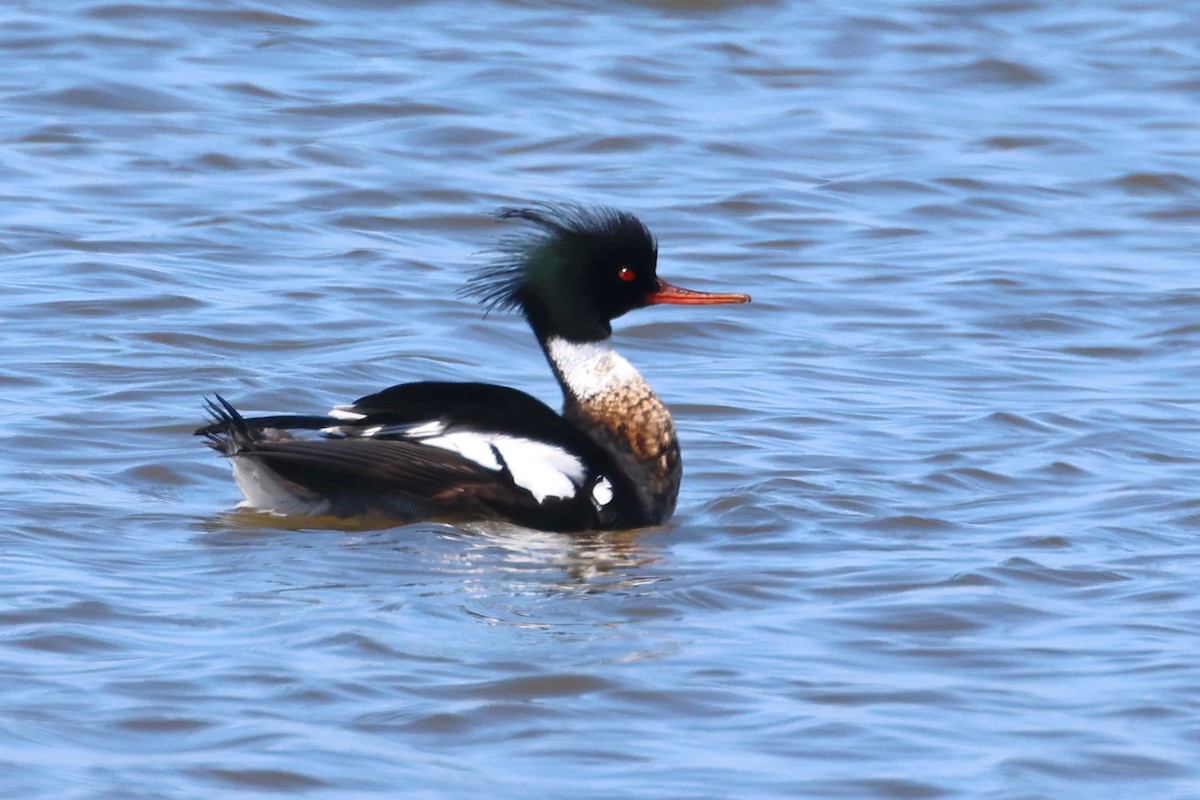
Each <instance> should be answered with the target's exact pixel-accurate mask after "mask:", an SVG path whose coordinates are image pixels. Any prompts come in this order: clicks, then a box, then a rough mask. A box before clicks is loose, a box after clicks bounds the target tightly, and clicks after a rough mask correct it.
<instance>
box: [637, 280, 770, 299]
mask: <svg viewBox="0 0 1200 800" xmlns="http://www.w3.org/2000/svg"><path fill="white" fill-rule="evenodd" d="M749 302H750V295H748V294H733V293H722V292H697V291H696V290H695V289H684V288H683V287H682V286H672V285H671V284H669V283H667V282H666V281H664V280H662V279H661V278H660V279H659V281H658V288H657V289H655V290H654V291H653V292H651V293H650V294H648V295H646V303H647V304H648V305H657V304H659V303H669V304H671V305H677V306H712V305H718V304H720V303H749Z"/></svg>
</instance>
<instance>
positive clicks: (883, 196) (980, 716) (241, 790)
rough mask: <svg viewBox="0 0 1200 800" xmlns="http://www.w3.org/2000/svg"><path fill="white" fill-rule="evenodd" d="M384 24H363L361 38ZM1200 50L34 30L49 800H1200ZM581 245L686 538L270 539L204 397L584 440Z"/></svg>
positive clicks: (901, 14)
mask: <svg viewBox="0 0 1200 800" xmlns="http://www.w3.org/2000/svg"><path fill="white" fill-rule="evenodd" d="M343 6H353V7H343ZM1198 33H1200V7H1197V6H1196V5H1195V4H1192V3H1178V2H1166V0H1147V1H1146V2H1139V3H1132V2H1129V3H1126V2H1096V3H1055V2H1050V0H1030V1H1029V2H1018V1H1016V0H1012V1H1008V0H1000V1H999V2H984V1H983V0H980V1H979V2H973V1H972V0H967V1H966V2H894V3H884V2H879V3H869V2H850V3H832V2H816V3H799V2H797V3H777V4H776V3H738V2H728V3H726V2H642V3H627V4H622V5H617V4H599V3H597V4H589V3H573V4H570V5H568V6H558V7H549V6H548V5H545V6H544V5H543V4H527V3H522V2H493V3H453V2H448V3H424V4H421V3H414V4H404V3H386V2H375V3H361V4H341V3H332V2H328V3H321V2H303V1H302V2H298V3H290V4H278V5H276V6H269V5H266V4H263V5H255V4H252V3H239V2H236V0H235V1H234V2H213V3H208V2H204V0H177V1H176V2H169V3H145V4H141V3H137V2H133V3H112V2H91V3H88V2H79V3H68V4H51V3H32V2H30V3H22V2H16V3H10V4H9V5H8V8H7V10H6V11H5V12H4V14H3V15H0V48H2V50H3V54H4V61H3V63H4V65H5V68H4V70H3V72H2V74H0V98H2V101H0V102H2V105H0V108H2V109H3V115H2V117H0V137H2V139H3V148H2V150H0V173H2V175H3V181H2V182H0V225H2V230H3V236H2V238H0V257H2V259H3V275H4V291H3V292H0V331H2V332H3V342H4V349H3V359H0V394H2V396H3V398H4V402H3V408H4V414H5V425H4V432H3V437H0V519H2V520H3V522H2V523H0V530H2V538H0V541H2V542H3V555H2V556H0V574H2V576H3V583H2V584H0V587H2V588H0V619H2V627H0V637H2V638H0V678H2V680H0V795H3V796H4V797H14V798H15V797H22V798H25V797H39V798H42V797H44V798H93V797H111V798H177V797H218V796H238V795H256V794H260V793H275V794H285V795H288V796H313V797H330V798H351V797H364V798H365V797H393V796H412V797H426V798H446V797H462V798H468V797H472V798H473V797H500V798H536V797H566V796H571V797H577V798H597V799H599V798H614V797H648V798H650V797H653V798H734V797H737V798H742V797H813V798H841V797H846V798H860V797H861V798H868V797H871V798H874V797H884V798H890V797H902V798H934V797H938V798H941V797H953V798H1063V797H1081V798H1082V797H1086V798H1097V797H1113V798H1129V797H1147V798H1149V797H1153V798H1159V799H1162V798H1166V799H1169V800H1172V799H1177V798H1198V797H1200V757H1198V754H1200V665H1198V656H1200V600H1198V599H1197V597H1198V593H1200V578H1198V574H1200V542H1198V534H1200V407H1198V403H1197V390H1198V389H1200V356H1198V354H1197V349H1198V346H1200V278H1198V275H1200V270H1198V266H1200V265H1198V263H1197V255H1198V254H1200V172H1198V171H1197V163H1200V162H1198V156H1200V46H1198V44H1197V42H1198V41H1200V36H1198ZM533 200H549V201H562V200H569V201H580V202H587V203H607V204H612V205H616V206H620V207H622V208H627V209H629V210H631V211H634V212H636V213H637V214H639V215H640V216H641V217H642V218H643V219H644V220H645V221H646V222H647V224H649V225H650V227H651V228H652V229H653V230H654V231H655V232H656V233H657V235H658V237H659V239H660V242H661V250H662V259H661V265H660V268H661V271H662V273H663V274H664V275H666V276H668V277H670V278H672V279H678V280H679V282H681V283H683V284H684V285H691V286H695V287H696V288H704V289H715V288H725V289H730V290H736V291H747V292H749V293H751V294H752V295H753V296H754V299H755V301H754V303H752V304H751V305H749V306H738V307H714V308H702V309H701V308H697V309H688V308H675V309H661V310H650V311H644V312H640V313H639V314H634V315H631V316H630V317H629V318H627V319H624V320H621V321H620V322H619V323H618V326H617V327H618V331H617V336H616V339H615V341H616V344H617V346H618V347H619V348H620V349H621V350H622V351H623V352H624V353H625V354H626V355H627V356H628V357H629V358H630V359H631V360H632V361H633V362H634V363H636V364H637V365H638V366H639V367H641V368H642V369H643V371H644V372H645V374H646V375H647V377H648V378H649V379H650V380H651V382H652V383H653V384H654V385H655V386H656V387H657V388H658V390H659V392H660V393H661V394H662V395H663V396H664V398H666V399H667V401H668V402H669V403H671V404H672V406H673V408H674V409H675V412H676V417H677V422H678V424H679V427H680V430H681V435H682V439H683V447H684V454H685V461H686V466H687V476H686V479H685V484H684V489H683V493H682V495H681V497H680V503H679V512H678V513H677V515H676V517H675V518H674V519H673V520H672V521H671V522H670V524H668V525H667V526H665V527H663V528H661V529H654V530H646V531H635V532H630V533H623V534H609V535H600V536H581V537H568V536H559V535H548V534H535V533H531V532H525V531H516V530H507V529H499V528H493V527H484V528H481V529H474V530H460V529H455V528H451V527H447V526H438V525H433V524H421V525H409V526H402V527H392V528H364V527H362V526H359V527H354V526H345V528H344V529H338V530H330V529H328V528H318V527H313V526H311V525H308V526H306V525H305V524H304V523H303V522H296V521H287V520H276V519H272V518H270V517H263V516H256V515H251V514H245V513H239V512H235V511H233V508H234V505H235V504H236V502H237V500H238V493H237V490H236V488H235V487H234V485H233V483H232V481H231V480H230V477H229V474H228V468H227V466H226V465H225V464H224V463H222V462H221V460H220V459H218V458H216V457H215V456H214V455H213V454H211V453H210V452H208V451H207V450H206V449H205V448H203V447H202V446H200V444H199V443H198V442H197V441H196V440H195V439H193V437H192V436H191V435H190V434H191V431H192V429H193V428H194V427H195V426H196V425H197V424H198V423H199V422H200V421H201V419H202V418H203V414H202V410H201V405H200V403H201V397H202V396H203V395H205V394H207V393H211V392H213V391H220V392H222V394H224V395H226V396H227V397H229V398H230V399H232V400H234V401H235V402H236V403H237V404H238V405H239V406H240V407H242V408H245V409H246V410H248V411H255V412H273V411H297V412H320V411H323V410H324V409H326V408H328V407H329V406H330V405H332V404H333V403H335V402H342V401H346V400H349V399H352V398H354V397H358V396H360V395H362V394H365V393H367V392H369V391H373V390H376V389H379V388H382V387H384V386H387V385H390V384H392V383H398V382H402V381H407V380H416V379H421V378H440V379H450V380H462V379H466V380H490V381H496V382H502V383H506V384H509V385H514V386H518V387H520V388H523V389H526V390H529V391H531V392H534V393H536V394H538V395H539V396H541V397H543V398H545V399H547V400H550V401H552V402H555V401H556V393H557V388H556V387H555V385H554V383H553V380H552V378H551V377H550V375H549V374H548V371H547V369H546V367H545V363H544V361H543V360H542V357H541V355H540V353H539V352H538V351H537V349H536V346H535V345H534V343H533V339H532V337H531V336H530V335H529V333H528V331H527V330H525V328H524V326H523V325H522V324H521V323H520V321H519V320H517V319H514V318H512V317H509V316H505V315H493V316H491V317H489V318H487V319H483V318H482V316H481V313H480V309H479V308H478V307H476V306H474V305H472V304H471V303H469V302H468V301H466V300H463V299H461V298H459V297H457V296H456V295H455V291H456V289H457V288H458V287H459V286H460V285H461V284H462V282H463V280H464V276H465V275H466V274H467V273H468V271H469V270H470V269H472V268H473V267H475V266H478V265H479V264H481V263H484V262H485V261H486V259H487V254H486V250H487V249H488V248H489V247H490V246H491V245H492V243H493V242H494V241H495V238H496V236H497V235H498V234H499V233H500V230H501V227H500V226H499V225H498V224H497V223H495V222H494V221H493V220H491V219H490V218H489V216H488V213H489V212H490V211H491V210H493V209H495V208H496V207H498V206H502V205H506V204H513V203H520V202H525V201H533Z"/></svg>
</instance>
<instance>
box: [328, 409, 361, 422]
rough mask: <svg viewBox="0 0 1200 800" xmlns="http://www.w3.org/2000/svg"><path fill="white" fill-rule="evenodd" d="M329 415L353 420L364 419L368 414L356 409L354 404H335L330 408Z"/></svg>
mask: <svg viewBox="0 0 1200 800" xmlns="http://www.w3.org/2000/svg"><path fill="white" fill-rule="evenodd" d="M329 416H331V417H333V418H334V419H344V420H346V421H347V422H353V421H354V420H356V419H362V418H363V417H365V416H366V414H360V413H359V412H357V411H355V410H354V406H334V407H333V408H331V409H329Z"/></svg>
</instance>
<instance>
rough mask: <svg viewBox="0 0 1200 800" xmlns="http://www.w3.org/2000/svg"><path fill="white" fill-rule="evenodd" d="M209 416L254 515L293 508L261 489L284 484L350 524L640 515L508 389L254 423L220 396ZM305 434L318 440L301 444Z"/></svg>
mask: <svg viewBox="0 0 1200 800" xmlns="http://www.w3.org/2000/svg"><path fill="white" fill-rule="evenodd" d="M210 410H211V411H212V413H213V417H214V421H213V422H212V424H210V425H207V426H205V427H203V428H200V429H199V430H198V431H196V433H197V434H201V435H204V436H206V437H208V439H209V443H210V444H211V445H212V446H213V447H214V448H216V449H218V450H220V451H221V452H223V453H225V454H226V455H228V456H230V457H231V458H232V459H233V461H234V473H235V477H237V478H238V483H239V485H240V486H241V487H242V490H243V493H244V494H245V495H246V497H247V501H248V502H249V503H250V504H251V505H254V506H255V507H262V506H263V505H273V506H281V505H285V504H284V503H282V502H280V501H279V500H278V499H276V498H277V497H278V496H279V494H280V487H279V486H273V485H272V486H268V487H266V488H269V489H271V492H269V493H266V494H265V495H264V488H263V485H262V484H264V482H269V480H270V479H272V478H274V477H278V478H280V479H281V481H282V486H283V488H284V489H285V490H287V491H285V492H284V496H285V499H286V498H290V497H292V496H293V495H297V494H298V495H299V496H300V497H302V498H305V499H306V500H307V501H309V503H310V507H312V508H314V509H318V510H320V511H324V512H327V513H334V514H338V515H341V516H353V515H357V514H363V513H371V512H382V513H386V514H389V515H392V516H397V517H401V518H410V519H416V518H424V517H430V516H454V517H478V518H487V519H497V518H498V519H507V520H510V521H513V522H516V523H518V524H521V525H526V526H529V527H536V528H543V529H550V530H582V529H589V528H608V527H613V526H616V525H618V524H620V523H622V522H623V521H628V517H629V515H630V514H636V511H635V510H633V509H627V508H625V506H626V503H625V502H624V501H623V498H625V497H632V496H633V495H632V493H626V492H625V491H624V489H625V488H626V487H624V486H623V485H622V478H621V476H620V475H619V474H618V471H617V470H616V469H615V468H614V465H613V464H612V461H611V458H610V457H609V456H608V455H607V454H606V453H605V452H604V451H603V450H602V449H601V448H599V447H598V446H597V445H596V444H595V443H593V442H592V441H591V439H590V438H588V437H587V435H586V434H584V433H582V432H581V431H579V430H578V429H577V428H575V427H574V426H573V425H571V424H570V423H569V422H567V421H566V420H564V419H563V418H562V417H560V416H559V415H558V414H557V413H555V412H554V411H553V410H552V409H550V408H549V407H548V406H546V405H545V404H544V403H542V402H540V401H538V400H536V399H535V398H533V397H530V396H529V395H527V394H524V393H523V392H519V391H516V390H514V389H509V388H506V387H502V386H493V385H489V384H479V383H435V382H426V383H411V384H404V385H401V386H394V387H392V388H390V389H386V390H384V391H382V392H379V393H377V394H373V395H369V396H367V397H363V398H360V399H359V400H357V401H355V402H354V403H351V404H349V405H345V406H339V407H338V408H336V409H334V410H333V412H331V414H330V415H329V416H272V417H257V418H249V419H246V418H243V417H241V415H240V414H238V412H237V411H236V410H234V409H233V407H232V406H230V405H229V404H228V403H226V402H225V401H224V400H223V399H221V398H218V402H217V403H212V404H210ZM306 432H307V435H308V436H309V437H314V436H315V438H302V437H303V436H304V435H305V433H306ZM247 459H248V460H250V461H252V462H254V463H255V464H256V465H261V466H262V467H266V468H267V469H266V470H262V469H259V470H257V472H258V473H260V474H257V475H253V476H252V477H251V478H249V479H245V480H244V475H239V474H238V473H239V462H245V461H246V460H247ZM241 472H242V473H253V472H255V471H254V470H250V469H247V468H246V467H244V466H243V467H242V468H241ZM262 473H265V474H266V477H265V478H264V475H263V474H262ZM249 480H253V481H254V483H255V485H252V486H247V482H248V481H249ZM248 489H250V491H248ZM255 492H257V495H258V496H257V497H253V496H252V494H254V493H255ZM256 501H257V502H256ZM293 507H295V506H294V504H293ZM272 510H285V509H278V508H277V509H272ZM285 511H286V510H285ZM287 513H290V512H287Z"/></svg>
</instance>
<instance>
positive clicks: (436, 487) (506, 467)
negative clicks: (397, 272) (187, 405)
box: [196, 208, 749, 531]
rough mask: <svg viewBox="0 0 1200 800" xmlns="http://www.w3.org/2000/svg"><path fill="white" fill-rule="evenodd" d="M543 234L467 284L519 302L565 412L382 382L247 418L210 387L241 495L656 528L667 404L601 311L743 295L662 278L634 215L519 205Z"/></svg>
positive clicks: (664, 504) (667, 487)
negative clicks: (291, 410)
mask: <svg viewBox="0 0 1200 800" xmlns="http://www.w3.org/2000/svg"><path fill="white" fill-rule="evenodd" d="M502 216H504V217H505V218H509V217H512V218H520V219H523V220H526V221H528V222H531V223H533V224H534V225H536V226H538V227H539V228H540V229H541V232H540V233H538V234H535V235H533V236H530V237H528V238H521V239H511V240H508V241H506V242H505V246H506V250H505V253H506V257H505V259H504V260H502V261H501V262H500V263H499V264H498V265H495V266H494V267H492V268H491V269H489V270H486V271H484V272H481V273H480V274H479V275H478V276H477V277H476V278H475V279H474V280H473V281H472V283H471V284H470V285H469V286H468V290H467V291H468V293H471V294H475V295H478V296H480V297H482V298H483V300H484V301H485V302H486V303H487V304H488V305H489V306H490V307H509V308H516V309H519V310H521V311H522V313H523V314H524V315H525V317H526V319H527V320H528V321H529V323H530V326H531V327H532V328H533V330H534V333H535V335H536V336H537V338H538V341H539V342H540V343H541V345H542V349H543V351H544V352H545V354H546V358H547V360H548V361H549V363H550V366H551V368H552V369H553V371H554V374H555V376H556V377H557V378H558V380H559V383H560V385H561V386H562V388H563V395H564V405H563V413H562V414H561V415H560V414H558V413H556V412H555V411H553V410H552V409H551V408H550V407H549V406H547V405H545V404H544V403H542V402H541V401H539V400H537V399H535V398H533V397H531V396H529V395H527V394H525V393H523V392H520V391H517V390H516V389H510V388H507V387H503V386H495V385H490V384H481V383H444V382H422V383H409V384H401V385H399V386H393V387H392V388H390V389H385V390H384V391H382V392H378V393H377V394H373V395H368V396H366V397H363V398H360V399H359V400H356V401H355V402H354V403H351V404H349V405H345V406H338V407H337V408H335V409H334V410H333V411H331V412H330V413H329V414H328V415H325V416H272V417H257V418H250V419H246V418H243V417H242V416H241V415H240V414H239V413H238V412H237V411H236V410H234V408H233V407H232V406H231V405H230V404H228V403H227V402H225V400H223V399H222V398H220V397H218V398H217V400H216V402H210V404H209V407H210V410H211V411H212V413H213V422H212V423H211V424H209V425H206V426H204V427H202V428H200V429H199V430H198V431H196V433H197V434H201V435H204V436H206V437H207V439H208V442H209V444H210V445H211V446H213V447H214V448H215V449H217V450H218V451H220V452H221V453H223V454H224V455H226V456H228V457H229V458H230V460H231V461H232V463H233V472H234V478H235V480H236V481H237V483H238V486H239V487H240V488H241V490H242V493H243V495H244V496H245V501H244V502H243V505H244V506H248V507H251V508H256V509H259V510H263V511H273V512H276V513H281V514H305V515H314V514H332V515H335V516H341V517H351V516H358V515H367V514H371V515H385V516H387V517H391V518H395V519H400V520H415V519H429V518H437V519H472V520H503V521H508V522H513V523H516V524H518V525H522V526H525V527H530V528H538V529H542V530H557V531H576V530H594V529H625V528H636V527H643V526H647V525H656V524H659V523H661V522H663V521H665V520H666V519H667V518H668V517H670V515H671V514H672V512H673V511H674V509H675V499H676V496H677V494H678V491H679V484H680V478H681V475H682V467H681V461H680V454H679V443H678V440H677V439H676V435H675V426H674V422H673V421H672V419H671V415H670V412H669V411H668V410H667V408H666V406H665V405H664V404H663V403H662V401H661V400H659V398H658V396H657V395H656V394H655V393H654V392H653V390H652V389H651V388H650V386H649V384H647V383H646V381H645V379H644V378H643V377H642V376H641V374H640V373H638V371H637V370H636V369H635V368H634V367H633V365H631V364H630V363H629V362H628V361H627V360H626V359H624V358H623V357H621V356H620V355H619V354H617V353H616V352H615V351H613V350H612V349H611V348H610V347H609V346H608V344H607V339H608V337H609V335H610V334H611V327H610V325H609V322H610V321H611V320H612V319H613V318H615V317H617V316H620V315H621V314H623V313H625V312H626V311H629V310H632V309H634V308H639V307H642V306H645V305H650V304H654V303H682V304H709V303H733V302H745V301H746V300H748V299H749V298H748V297H746V296H745V295H726V294H707V293H701V292H691V291H689V290H686V289H679V288H677V287H673V286H670V285H668V284H666V283H664V282H662V281H661V280H659V279H658V278H657V276H656V274H655V267H656V261H657V245H656V244H655V242H654V240H653V238H652V237H651V236H650V234H649V232H648V231H647V230H646V229H645V227H644V226H643V225H642V224H641V223H640V222H639V221H638V220H637V219H636V218H634V217H633V216H631V215H629V214H624V213H621V212H616V211H611V210H608V209H601V210H597V211H585V210H582V209H578V208H568V209H565V210H557V211H555V210H551V209H522V210H513V211H509V212H505V214H503V215H502Z"/></svg>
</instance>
